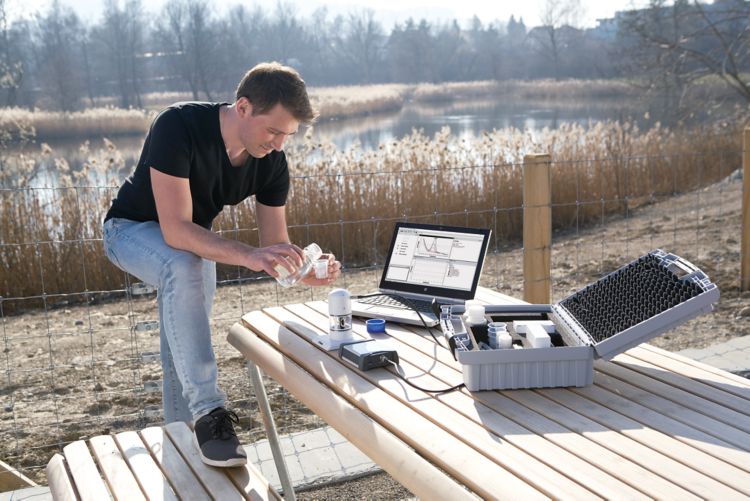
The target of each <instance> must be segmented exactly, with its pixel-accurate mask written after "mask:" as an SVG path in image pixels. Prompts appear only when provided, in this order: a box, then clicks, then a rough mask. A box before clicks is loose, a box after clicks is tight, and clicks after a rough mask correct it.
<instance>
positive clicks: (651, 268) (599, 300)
mask: <svg viewBox="0 0 750 501" xmlns="http://www.w3.org/2000/svg"><path fill="white" fill-rule="evenodd" d="M702 292H703V289H702V288H701V287H700V286H699V285H698V284H696V283H695V282H693V281H691V280H681V279H680V277H679V276H677V275H676V274H675V273H674V272H672V271H671V270H669V269H668V268H667V267H666V266H663V265H662V264H661V263H660V260H659V258H658V257H656V256H654V255H653V254H647V255H645V256H642V257H640V258H639V259H637V260H636V261H633V262H632V263H630V264H628V265H626V266H623V267H622V268H620V269H619V270H617V271H615V272H612V273H610V274H609V275H607V276H605V277H603V278H601V279H600V280H598V281H596V282H594V283H593V284H591V285H589V286H587V287H586V288H584V289H582V290H580V291H578V292H576V293H575V294H573V295H572V296H569V297H568V298H566V299H564V300H563V301H561V302H560V305H561V306H563V307H564V308H565V309H567V310H568V311H569V312H570V313H571V314H572V315H573V317H575V319H576V320H578V322H579V323H580V324H581V325H582V326H583V327H584V328H585V329H586V330H587V331H588V333H589V334H590V335H591V337H592V338H593V339H594V341H596V342H599V341H603V340H605V339H608V338H609V337H611V336H613V335H615V334H617V333H618V332H622V331H624V330H626V329H628V328H630V327H632V326H634V325H637V324H639V323H641V322H643V321H645V320H648V319H649V318H651V317H654V316H656V315H658V314H660V313H662V312H664V311H666V310H668V309H670V308H673V307H675V306H677V305H679V304H680V303H682V302H685V301H687V300H688V299H691V298H693V297H695V296H698V295H699V294H701V293H702Z"/></svg>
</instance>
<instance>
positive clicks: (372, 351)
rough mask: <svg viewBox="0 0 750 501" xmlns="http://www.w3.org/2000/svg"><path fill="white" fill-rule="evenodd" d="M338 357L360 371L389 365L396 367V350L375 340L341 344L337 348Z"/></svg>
mask: <svg viewBox="0 0 750 501" xmlns="http://www.w3.org/2000/svg"><path fill="white" fill-rule="evenodd" d="M339 357H340V358H341V359H342V360H346V361H347V362H349V363H350V364H352V365H354V366H355V367H357V368H358V369H359V370H362V371H369V370H370V369H375V368H377V367H386V366H388V365H390V364H396V365H398V353H396V350H394V349H393V348H391V347H390V346H388V345H387V344H385V343H383V342H380V341H377V340H375V339H366V340H363V341H356V342H354V343H346V344H342V345H341V346H340V347H339Z"/></svg>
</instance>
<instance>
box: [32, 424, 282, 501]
mask: <svg viewBox="0 0 750 501" xmlns="http://www.w3.org/2000/svg"><path fill="white" fill-rule="evenodd" d="M192 435H193V432H192V431H191V430H190V428H188V426H187V425H186V424H185V423H182V422H177V423H171V424H168V425H166V426H164V427H159V426H154V427H150V428H145V429H143V430H141V431H137V432H136V431H126V432H122V433H118V434H116V435H99V436H96V437H92V438H90V439H88V440H86V441H83V440H79V441H76V442H73V443H71V444H68V445H66V446H65V447H64V448H63V454H62V455H60V454H55V455H54V456H53V457H52V459H51V460H50V462H49V463H48V464H47V469H46V473H47V480H48V483H49V487H50V491H51V493H52V497H53V498H54V499H55V500H79V499H80V500H92V501H101V500H106V499H116V500H117V499H123V500H128V501H130V500H137V499H167V500H171V499H175V500H176V499H195V500H203V499H218V500H222V501H224V500H231V499H253V500H268V499H271V500H280V499H281V498H280V497H279V495H278V494H277V493H276V491H275V490H274V489H273V487H271V486H270V485H269V483H268V481H267V480H266V479H265V478H264V477H263V475H262V474H261V473H260V472H259V471H258V470H257V469H256V468H255V466H253V465H252V464H249V463H248V464H247V465H246V466H244V467H239V468H214V467H212V466H208V465H206V464H204V463H203V462H202V461H201V459H200V456H199V455H198V451H197V450H196V449H195V445H193V439H192Z"/></svg>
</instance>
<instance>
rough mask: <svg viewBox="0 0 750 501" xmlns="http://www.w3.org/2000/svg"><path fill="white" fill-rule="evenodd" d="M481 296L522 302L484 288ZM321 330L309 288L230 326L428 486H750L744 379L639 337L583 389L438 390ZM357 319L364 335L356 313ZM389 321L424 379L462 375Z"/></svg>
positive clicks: (247, 350) (445, 382)
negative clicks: (356, 354) (344, 355)
mask: <svg viewBox="0 0 750 501" xmlns="http://www.w3.org/2000/svg"><path fill="white" fill-rule="evenodd" d="M477 298H478V299H480V300H482V301H484V302H487V303H490V304H501V303H507V302H514V303H518V301H517V300H513V299H512V298H509V297H507V296H503V295H500V294H497V293H494V292H491V291H489V290H487V289H480V291H479V293H478V294H477ZM327 330H328V316H327V305H326V303H325V302H322V301H314V302H309V303H306V304H295V305H288V306H285V307H274V308H267V309H264V310H263V311H255V312H252V313H248V314H246V315H245V316H243V317H242V321H241V322H240V323H237V324H235V325H234V326H233V327H232V328H231V330H230V334H229V337H228V339H229V342H230V343H231V344H232V345H234V346H235V347H236V348H237V349H239V350H240V351H241V352H242V353H243V354H244V355H245V357H246V358H247V359H248V360H249V361H251V362H253V363H254V364H256V365H257V366H259V367H260V368H261V369H262V370H263V371H265V372H266V373H267V374H268V375H269V376H270V377H272V378H273V379H275V380H276V381H277V382H279V383H280V384H281V385H282V386H284V387H285V388H286V389H287V390H288V391H289V392H290V393H291V394H292V395H294V396H295V397H296V398H298V399H299V400H300V401H302V402H303V403H304V404H305V405H307V406H308V407H309V408H310V409H311V410H312V411H314V412H315V413H316V414H318V415H319V416H320V417H321V418H323V419H324V420H325V421H326V422H328V423H329V424H330V425H331V426H333V427H334V428H336V429H337V430H338V431H339V432H340V433H341V434H342V435H344V436H345V437H346V438H347V439H348V440H350V441H351V442H352V443H353V444H354V445H355V446H357V447H358V448H360V449H361V450H362V451H363V452H364V453H366V454H367V455H368V456H369V457H370V458H371V459H372V460H373V461H375V462H376V463H377V464H379V465H380V466H381V467H382V468H383V469H384V470H385V471H387V472H388V473H389V474H390V475H392V476H393V477H394V478H395V479H396V480H398V481H399V482H400V483H401V484H403V485H404V486H405V487H406V488H408V489H409V490H410V491H411V492H413V493H414V494H415V495H417V496H419V497H420V498H423V499H450V500H456V499H474V498H475V497H476V496H478V497H481V498H515V499H519V498H523V499H525V500H527V499H532V498H548V497H555V498H559V497H567V498H575V499H584V498H587V499H588V498H671V499H680V500H685V499H697V498H712V499H737V498H747V497H748V496H750V381H748V380H746V379H744V378H741V377H738V376H735V375H732V374H730V373H728V372H725V371H722V370H719V369H715V368H713V367H710V366H707V365H704V364H701V363H698V362H695V361H692V360H689V359H687V358H684V357H681V356H679V355H675V354H673V353H669V352H666V351H663V350H660V349H658V348H655V347H652V346H649V345H646V344H644V345H640V346H638V347H636V348H633V349H631V350H629V351H627V352H626V353H624V354H621V355H619V356H617V357H616V358H615V359H614V360H613V361H612V362H604V361H596V362H595V364H594V369H595V375H594V384H593V385H591V386H588V387H584V388H561V389H542V390H508V391H483V392H474V393H472V392H469V391H467V390H466V389H462V390H460V391H455V392H452V393H447V394H443V395H433V394H428V393H425V392H422V391H420V390H417V389H415V388H413V387H411V386H409V385H407V384H405V383H404V382H403V381H401V380H400V379H398V378H397V377H396V376H395V375H394V374H393V372H391V371H389V370H386V369H375V370H372V371H368V372H360V371H358V370H356V369H355V368H353V367H352V366H351V365H349V364H348V363H345V362H343V361H341V360H340V359H339V358H338V356H337V355H336V354H335V352H325V351H323V350H322V349H321V348H319V347H318V346H317V345H315V344H313V343H312V342H310V339H312V338H313V337H314V336H316V335H319V334H323V333H326V332H327ZM354 330H355V335H356V336H357V337H358V338H360V337H361V338H366V337H369V336H368V334H367V333H366V329H365V327H364V323H363V322H362V321H357V320H356V319H355V327H354ZM388 334H389V335H390V338H391V339H392V342H393V343H395V344H396V345H397V351H398V355H399V358H400V367H401V370H402V372H403V374H404V375H405V376H406V377H408V378H410V380H411V381H413V382H414V383H416V384H417V385H420V386H422V387H427V388H435V389H439V388H445V387H449V386H453V385H456V384H458V383H461V382H462V375H461V366H460V364H458V363H457V362H456V361H455V360H454V359H453V357H452V355H451V354H450V352H449V351H447V350H445V349H443V348H440V347H437V346H436V344H435V341H434V340H433V339H432V338H431V337H430V336H429V334H428V333H427V332H426V331H425V330H424V329H418V328H412V327H406V326H401V325H396V324H389V325H388ZM437 334H438V333H437V332H436V335H437ZM441 341H443V342H444V340H443V339H441ZM391 370H392V369H391Z"/></svg>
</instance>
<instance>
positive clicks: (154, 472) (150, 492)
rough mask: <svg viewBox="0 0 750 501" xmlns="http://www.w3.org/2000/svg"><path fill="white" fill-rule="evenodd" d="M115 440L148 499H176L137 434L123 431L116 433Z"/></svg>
mask: <svg viewBox="0 0 750 501" xmlns="http://www.w3.org/2000/svg"><path fill="white" fill-rule="evenodd" d="M115 440H116V441H117V443H118V444H119V446H120V449H121V450H122V452H123V454H124V455H125V457H126V458H127V460H128V464H129V465H130V469H131V470H133V474H134V475H135V478H136V479H137V480H138V483H139V484H140V486H141V489H143V492H145V493H146V496H147V497H148V498H149V499H152V500H156V499H164V500H176V499H177V496H176V495H175V493H174V491H173V490H172V487H171V486H170V485H169V482H168V481H167V479H166V478H164V475H163V474H162V471H161V469H159V465H157V464H156V461H154V458H152V457H151V454H150V453H149V450H148V447H146V444H144V443H143V441H142V440H141V437H140V436H139V435H138V433H137V432H135V431H124V432H122V433H118V434H117V435H115Z"/></svg>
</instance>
